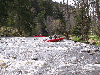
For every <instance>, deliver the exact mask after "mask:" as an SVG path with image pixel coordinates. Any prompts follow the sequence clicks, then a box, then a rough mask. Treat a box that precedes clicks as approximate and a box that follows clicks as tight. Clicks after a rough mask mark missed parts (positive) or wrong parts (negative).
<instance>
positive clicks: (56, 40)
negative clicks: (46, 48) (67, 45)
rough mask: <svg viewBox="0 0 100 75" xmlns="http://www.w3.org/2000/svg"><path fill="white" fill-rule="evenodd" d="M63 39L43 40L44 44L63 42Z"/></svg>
mask: <svg viewBox="0 0 100 75" xmlns="http://www.w3.org/2000/svg"><path fill="white" fill-rule="evenodd" d="M63 39H64V38H56V39H50V40H44V42H58V41H61V40H63Z"/></svg>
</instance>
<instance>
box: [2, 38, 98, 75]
mask: <svg viewBox="0 0 100 75" xmlns="http://www.w3.org/2000/svg"><path fill="white" fill-rule="evenodd" d="M48 38H49V37H1V39H0V75H100V47H96V46H94V45H90V44H85V43H80V42H76V43H75V42H74V41H72V40H66V39H63V40H62V41H61V42H44V41H43V40H45V39H48Z"/></svg>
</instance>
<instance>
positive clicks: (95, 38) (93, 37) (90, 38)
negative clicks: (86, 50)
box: [72, 35, 99, 46]
mask: <svg viewBox="0 0 100 75" xmlns="http://www.w3.org/2000/svg"><path fill="white" fill-rule="evenodd" d="M72 40H73V41H76V42H82V43H86V41H84V40H83V39H82V36H79V37H78V36H77V37H75V36H74V38H72ZM88 43H89V44H93V45H95V46H99V39H98V36H97V35H88Z"/></svg>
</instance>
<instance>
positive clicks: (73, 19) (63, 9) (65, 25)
mask: <svg viewBox="0 0 100 75" xmlns="http://www.w3.org/2000/svg"><path fill="white" fill-rule="evenodd" d="M67 1H68V0H67ZM75 1H77V0H75ZM92 4H93V5H94V4H96V13H97V15H96V16H95V15H94V14H93V15H91V14H89V10H90V9H89V7H90V5H89V3H88V0H87V1H86V0H82V2H76V3H75V6H71V5H68V2H67V3H65V2H60V3H57V2H53V1H52V0H0V35H1V36H7V37H9V36H12V37H13V36H22V37H23V36H24V37H27V36H30V37H32V36H34V35H39V34H42V35H44V36H49V35H54V34H57V35H63V36H65V37H66V38H67V39H70V36H72V37H75V38H73V40H74V41H81V42H89V40H90V39H91V38H92V40H95V41H93V42H95V44H97V45H98V44H99V43H100V11H99V0H96V1H94V2H93V3H92ZM93 42H92V43H93ZM99 45H100V44H99Z"/></svg>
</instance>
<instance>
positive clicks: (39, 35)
mask: <svg viewBox="0 0 100 75" xmlns="http://www.w3.org/2000/svg"><path fill="white" fill-rule="evenodd" d="M34 37H45V36H41V35H38V36H34Z"/></svg>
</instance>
